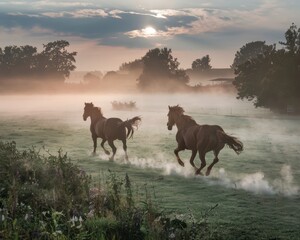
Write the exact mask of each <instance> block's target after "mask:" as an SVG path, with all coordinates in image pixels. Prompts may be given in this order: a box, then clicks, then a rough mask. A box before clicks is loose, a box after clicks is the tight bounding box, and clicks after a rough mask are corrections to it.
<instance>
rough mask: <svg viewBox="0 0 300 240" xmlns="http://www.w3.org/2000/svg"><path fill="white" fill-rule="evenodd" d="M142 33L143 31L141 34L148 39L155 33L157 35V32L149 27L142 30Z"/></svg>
mask: <svg viewBox="0 0 300 240" xmlns="http://www.w3.org/2000/svg"><path fill="white" fill-rule="evenodd" d="M142 31H143V33H144V34H145V36H148V37H150V36H155V35H156V33H157V31H156V30H155V28H153V27H150V26H149V27H146V28H144V29H143V30H142Z"/></svg>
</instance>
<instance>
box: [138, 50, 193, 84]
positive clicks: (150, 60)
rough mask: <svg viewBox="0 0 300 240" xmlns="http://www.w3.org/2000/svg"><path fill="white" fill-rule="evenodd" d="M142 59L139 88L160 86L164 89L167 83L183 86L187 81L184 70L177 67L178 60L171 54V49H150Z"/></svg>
mask: <svg viewBox="0 0 300 240" xmlns="http://www.w3.org/2000/svg"><path fill="white" fill-rule="evenodd" d="M142 61H143V64H144V68H143V72H142V74H141V75H140V77H139V78H138V84H139V87H141V88H151V87H160V88H161V89H164V88H166V87H168V85H169V84H170V85H174V84H175V85H181V86H184V85H186V84H187V83H188V81H189V77H188V75H187V74H186V72H185V70H183V69H179V62H178V61H177V58H174V57H173V56H172V50H171V49H168V48H161V49H159V48H155V49H151V50H149V51H148V52H147V53H146V55H145V56H144V57H143V58H142Z"/></svg>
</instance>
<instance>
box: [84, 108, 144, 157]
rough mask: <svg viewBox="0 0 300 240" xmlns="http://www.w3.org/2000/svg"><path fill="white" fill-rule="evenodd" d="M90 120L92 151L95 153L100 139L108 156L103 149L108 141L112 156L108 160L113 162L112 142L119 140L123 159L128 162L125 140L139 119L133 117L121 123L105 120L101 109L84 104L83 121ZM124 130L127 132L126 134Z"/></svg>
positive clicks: (115, 120) (111, 119) (109, 119)
mask: <svg viewBox="0 0 300 240" xmlns="http://www.w3.org/2000/svg"><path fill="white" fill-rule="evenodd" d="M88 117H90V118H91V126H90V130H91V133H92V139H93V142H94V151H93V153H94V154H95V153H96V148H97V138H102V142H101V147H102V148H103V150H104V152H105V154H107V155H109V154H110V153H109V151H108V150H106V149H105V147H104V143H105V142H106V141H108V144H109V146H110V147H111V148H112V151H113V155H112V156H111V158H110V160H114V157H115V154H116V151H117V148H116V146H115V145H114V140H117V139H118V140H121V141H122V143H123V149H124V151H125V158H126V160H128V155H127V145H126V139H127V138H128V137H129V138H130V137H132V135H133V133H134V129H133V126H137V124H138V123H139V122H140V121H141V118H140V117H134V118H132V119H129V120H127V121H122V120H121V119H119V118H105V117H104V116H103V114H102V112H101V108H98V107H94V105H93V103H85V107H84V112H83V120H84V121H86V119H87V118H88ZM126 128H127V130H128V132H127V134H126Z"/></svg>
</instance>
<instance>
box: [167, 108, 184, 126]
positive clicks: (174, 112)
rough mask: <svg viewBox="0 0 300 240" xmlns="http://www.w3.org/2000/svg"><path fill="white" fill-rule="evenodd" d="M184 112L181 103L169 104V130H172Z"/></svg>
mask: <svg viewBox="0 0 300 240" xmlns="http://www.w3.org/2000/svg"><path fill="white" fill-rule="evenodd" d="M183 113H184V110H183V108H182V107H180V106H179V105H177V106H173V107H170V106H169V112H168V122H167V126H168V130H172V128H173V126H174V125H175V123H176V119H177V118H178V117H179V116H180V115H182V114H183Z"/></svg>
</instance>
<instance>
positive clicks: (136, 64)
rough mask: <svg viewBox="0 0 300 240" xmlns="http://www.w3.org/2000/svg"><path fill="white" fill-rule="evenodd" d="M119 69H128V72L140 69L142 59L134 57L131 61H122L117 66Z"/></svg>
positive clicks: (141, 68) (141, 67)
mask: <svg viewBox="0 0 300 240" xmlns="http://www.w3.org/2000/svg"><path fill="white" fill-rule="evenodd" d="M119 70H120V71H128V72H133V71H142V70H143V61H142V59H136V60H134V61H132V62H128V63H127V62H126V63H122V65H121V66H120V67H119Z"/></svg>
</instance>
